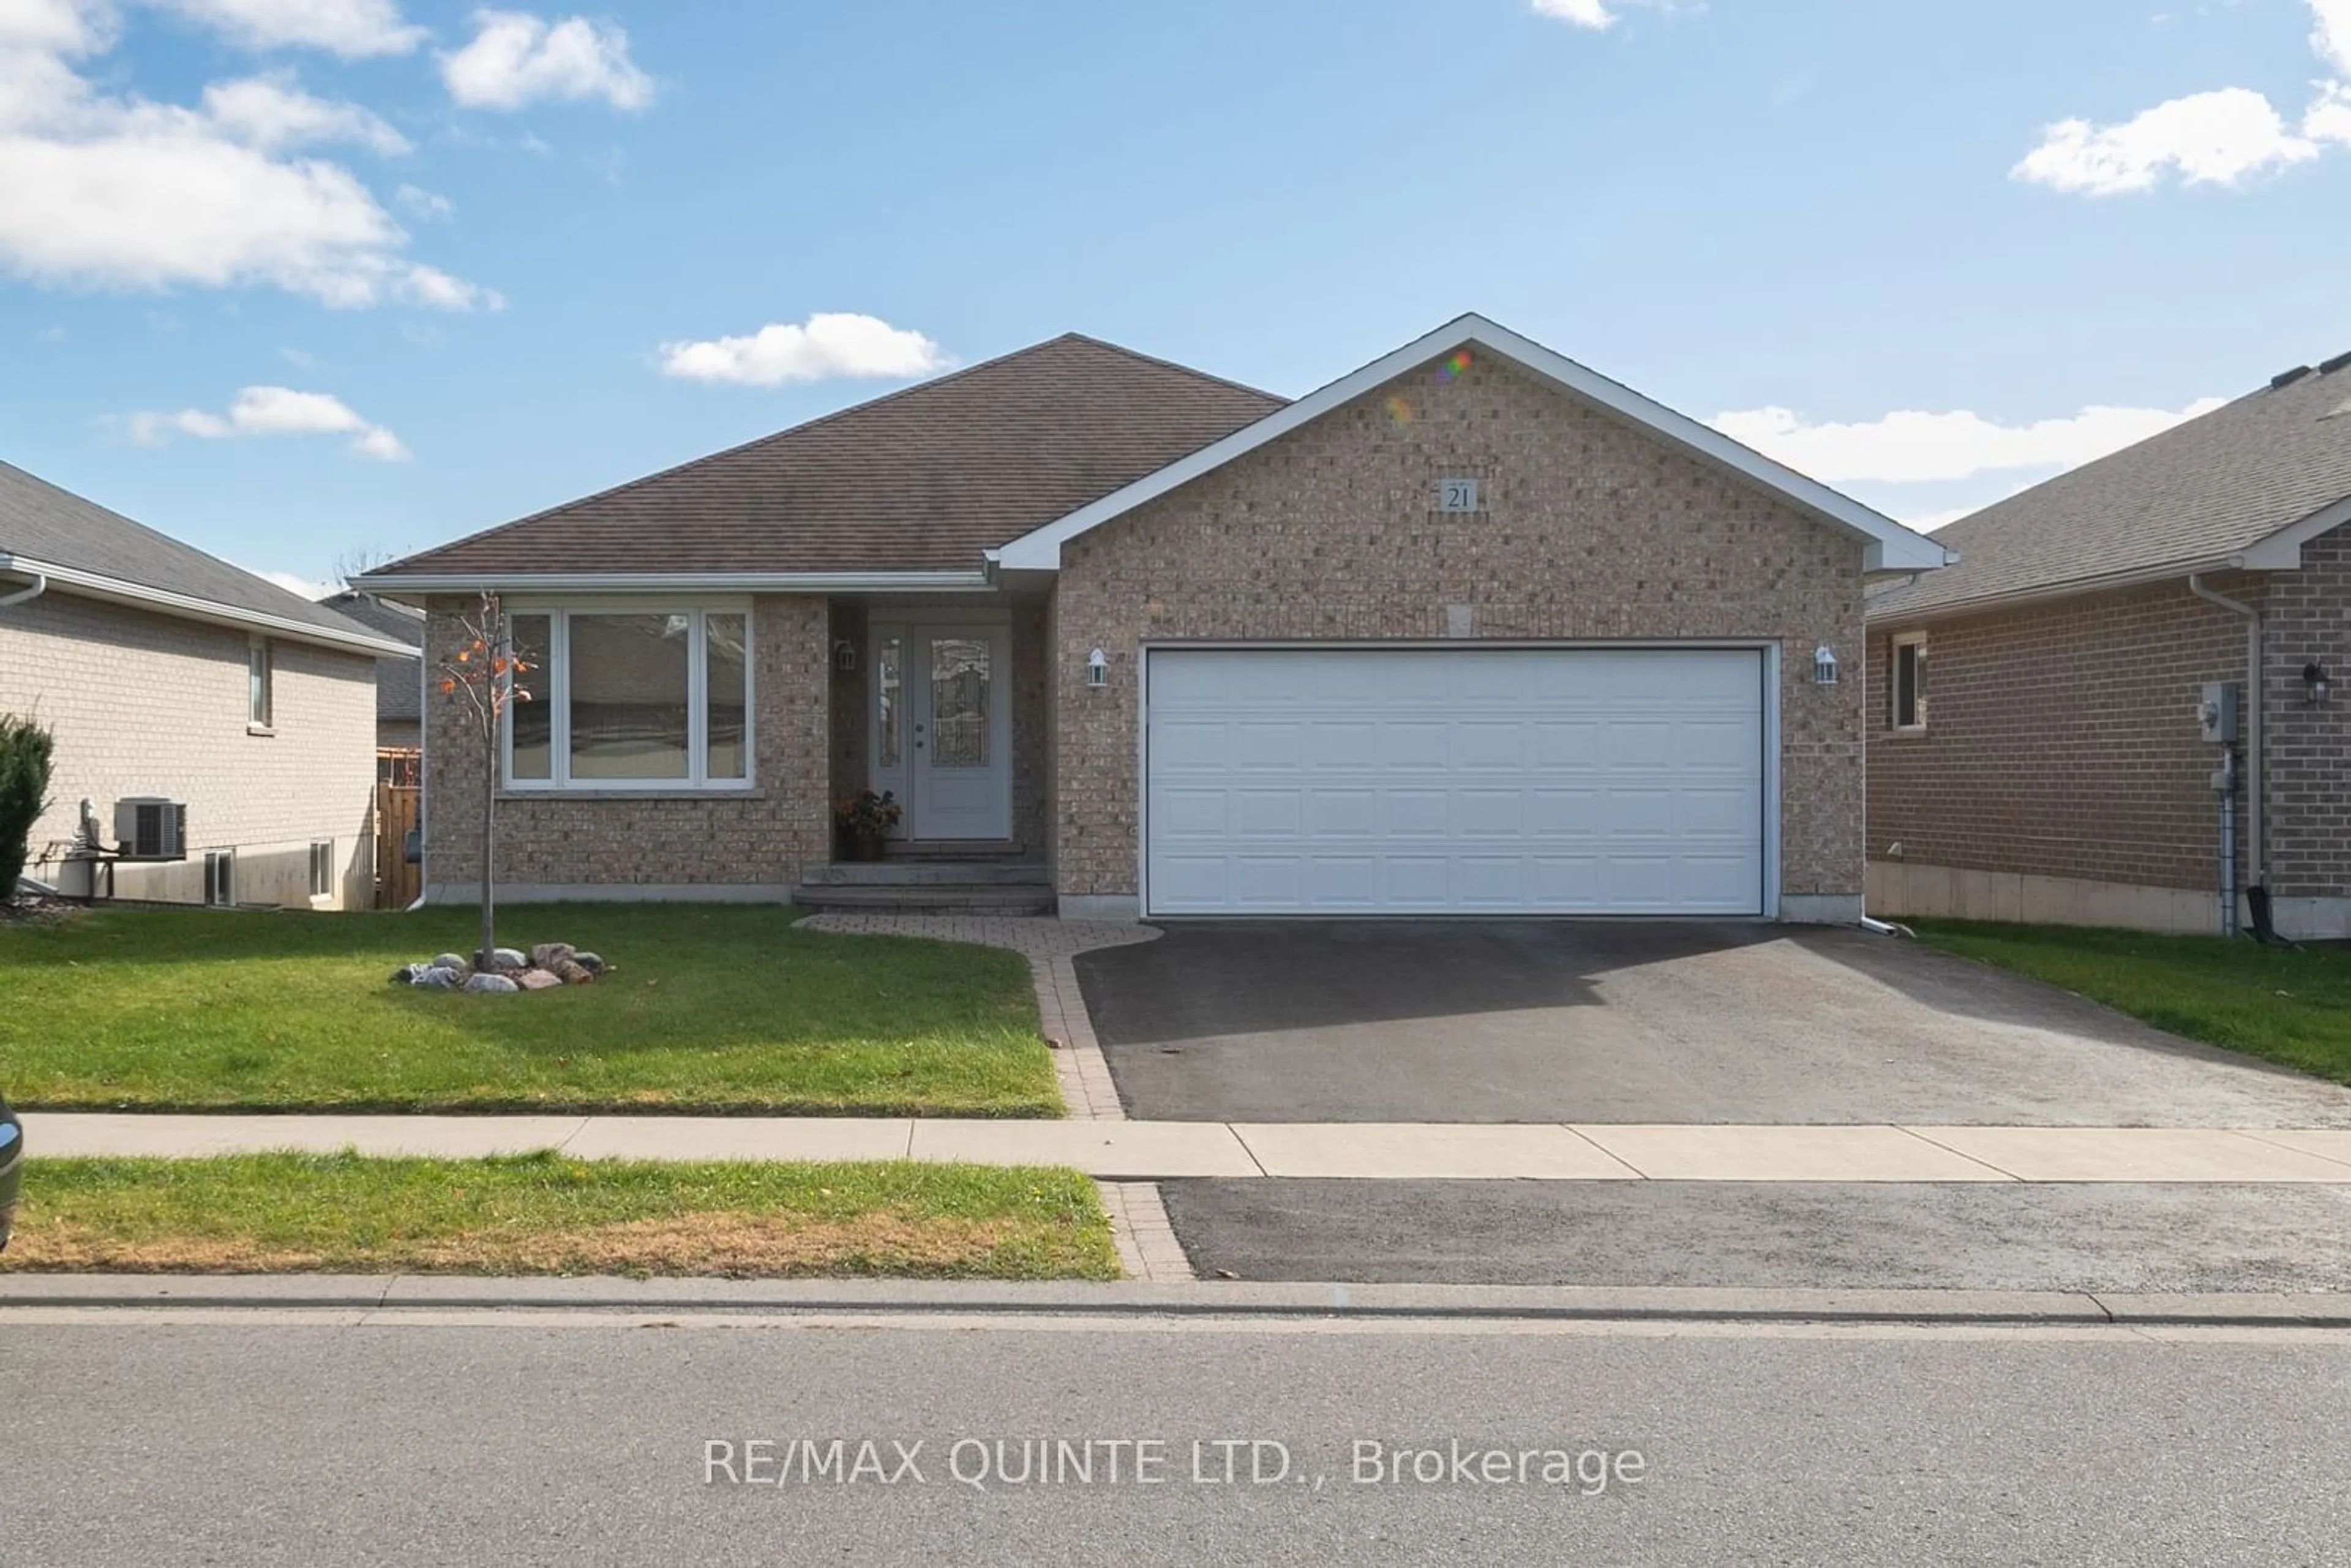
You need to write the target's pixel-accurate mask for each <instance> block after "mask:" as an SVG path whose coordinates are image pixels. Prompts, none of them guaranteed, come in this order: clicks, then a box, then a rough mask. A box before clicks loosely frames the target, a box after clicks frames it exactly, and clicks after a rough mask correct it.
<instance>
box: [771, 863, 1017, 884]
mask: <svg viewBox="0 0 2351 1568" xmlns="http://www.w3.org/2000/svg"><path fill="white" fill-rule="evenodd" d="M801 880H802V881H804V882H806V883H809V884H810V886H813V887H955V886H960V887H997V886H1006V887H1009V886H1023V887H1043V886H1045V885H1046V884H1047V883H1050V882H1051V881H1052V877H1051V876H1050V874H1049V873H1047V872H1046V870H1045V862H1043V861H1009V860H998V861H964V860H953V861H918V860H903V861H836V862H833V863H832V864H831V865H817V866H810V867H809V868H808V869H807V870H806V871H805V872H803V873H801Z"/></svg>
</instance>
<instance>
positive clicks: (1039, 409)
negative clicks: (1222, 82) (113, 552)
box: [369, 333, 1284, 578]
mask: <svg viewBox="0 0 2351 1568" xmlns="http://www.w3.org/2000/svg"><path fill="white" fill-rule="evenodd" d="M1283 402H1284V400H1283V399H1281V398H1278V397H1275V396H1274V395H1273V394H1271V393H1270V392H1258V391H1256V390H1254V389H1252V388H1249V387H1244V386H1240V385H1238V384H1237V383H1235V382H1227V381H1220V380H1218V379H1217V378H1216V377H1214V376H1208V375H1204V374H1202V373H1201V372H1199V371H1191V370H1186V369H1185V368H1184V367H1182V366H1180V365H1173V364H1169V363H1167V362H1166V361H1163V360H1155V359H1151V358H1149V357H1147V356H1145V355H1142V354H1138V353H1134V352H1133V351H1132V350H1126V349H1122V348H1119V347H1117V346H1115V345H1114V344H1110V343H1104V342H1101V341H1098V340H1094V339H1092V338H1086V337H1081V336H1079V335H1078V334H1076V333H1071V334H1069V335H1067V336H1065V337H1060V338H1056V339H1054V340H1051V341H1050V342H1046V343H1040V344H1038V345H1037V346H1036V347H1034V348H1030V349H1023V350H1019V352H1017V353H1011V354H1007V355H1005V356H1004V357H1003V358H1001V359H997V360H990V361H987V362H986V363H984V364H978V365H974V366H972V367H970V368H969V369H967V370H963V371H956V372H955V373H954V374H952V375H947V376H942V377H940V378H939V379H938V380H936V381H932V382H924V383H923V384H922V385H920V386H915V387H909V388H907V389H905V390H904V391H903V392H892V393H890V394H888V395H887V396H884V397H879V398H876V399H874V400H872V402H863V403H859V404H858V405H856V406H855V407H853V408H848V409H843V410H841V412H840V413H831V414H827V415H825V416H823V417H822V418H820V419H815V420H811V421H810V422H809V423H806V424H802V425H798V426H795V427H794V428H792V429H790V430H787V431H783V432H781V433H779V434H775V435H768V436H763V437H761V438H760V439H758V440H757V441H753V442H750V443H748V444H745V445H742V446H737V447H734V448H732V449H730V450H728V451H725V452H720V453H716V454H714V455H711V456H708V457H703V458H698V459H696V460H695V461H694V462H691V463H687V464H684V465H681V466H679V467H675V468H672V469H668V470H666V471H665V472H663V473H660V474H655V475H653V476H650V477H647V478H643V479H638V480H634V481H632V482H631V483H629V484H626V485H622V486H618V487H617V488H614V489H611V490H606V491H604V492H603V493H601V495H595V496H590V497H587V498H586V499H584V500H579V501H572V502H569V503H567V504H565V505H563V506H560V507H551V508H550V509H549V510H547V511H544V512H539V513H537V514H536V515H534V516H531V517H525V518H523V519H521V520H520V521H519V522H513V523H508V524H507V525H505V526H504V527H502V528H492V529H490V530H489V531H487V532H486V533H479V534H475V535H474V536H472V537H471V538H463V539H459V540H457V541H456V542H455V543H454V544H448V545H443V546H441V547H440V548H439V549H430V550H426V551H424V552H423V553H422V554H420V555H414V556H411V557H409V558H408V559H406V560H402V561H398V562H395V563H393V564H392V565H391V566H387V567H383V568H381V569H379V570H378V571H376V572H373V573H371V574H369V575H370V576H371V577H383V578H399V577H407V576H423V575H426V574H433V575H443V574H448V575H464V574H467V573H474V572H480V573H484V574H493V573H495V574H498V575H508V574H524V573H531V572H567V573H578V572H649V571H658V572H677V573H691V572H697V571H708V572H744V571H762V572H766V571H775V572H785V571H925V570H978V568H979V565H980V553H981V552H982V551H983V550H987V549H995V548H996V547H998V546H999V545H1002V544H1005V543H1007V542H1008V541H1009V540H1011V539H1015V538H1019V536H1021V535H1022V534H1025V533H1027V532H1029V530H1030V529H1032V528H1039V527H1041V526H1042V525H1044V524H1046V523H1049V522H1051V521H1052V520H1053V519H1055V518H1056V517H1061V516H1062V515H1063V514H1065V513H1068V512H1071V511H1073V510H1075V509H1076V508H1078V507H1082V506H1084V505H1085V504H1086V503H1087V502H1089V501H1092V500H1096V499H1098V498H1100V497H1103V496H1106V495H1108V494H1110V493H1111V492H1112V491H1113V490H1115V489H1118V488H1119V487H1120V486H1123V485H1126V484H1129V483H1131V482H1132V481H1134V480H1135V479H1138V478H1141V477H1142V476H1144V475H1146V474H1150V473H1154V472H1155V471H1157V470H1158V469H1160V468H1162V467H1165V465H1167V464H1169V463H1172V462H1174V461H1175V459H1176V458H1178V457H1181V456H1184V455H1186V454H1187V453H1190V452H1194V451H1196V450H1198V449H1199V448H1200V447H1203V446H1206V445H1207V444H1209V443H1210V442H1212V441H1216V440H1218V439H1220V438H1222V437H1224V436H1226V435H1228V434H1231V433H1232V432H1234V431H1236V430H1238V429H1239V428H1241V427H1242V426H1244V425H1247V424H1250V423H1255V422H1256V421H1257V420H1259V419H1261V418H1263V417H1264V416H1265V415H1266V414H1268V413H1272V412H1273V411H1274V410H1275V409H1278V408H1280V407H1281V406H1282V403H1283Z"/></svg>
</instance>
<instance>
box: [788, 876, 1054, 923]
mask: <svg viewBox="0 0 2351 1568" xmlns="http://www.w3.org/2000/svg"><path fill="white" fill-rule="evenodd" d="M792 902H793V903H794V904H799V906H800V907H801V908H803V909H815V910H841V911H843V912H856V913H861V914H869V915H870V914H887V915H1050V914H1052V913H1053V912H1054V911H1055V910H1056V909H1057V908H1059V907H1060V900H1059V899H1058V898H1057V896H1056V895H1055V894H1054V892H1053V890H1052V888H1051V887H1050V885H1047V884H1042V883H1039V884H1029V883H904V884H894V885H893V884H882V885H874V884H872V883H849V884H845V885H844V884H839V883H831V884H829V883H814V882H811V883H802V884H801V885H800V886H799V887H796V888H794V889H793V890H792Z"/></svg>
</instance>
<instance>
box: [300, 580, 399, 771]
mask: <svg viewBox="0 0 2351 1568" xmlns="http://www.w3.org/2000/svg"><path fill="white" fill-rule="evenodd" d="M319 603H321V604H323V605H325V606H326V607H327V608H328V609H329V610H331V611H333V612H335V613H336V614H338V615H340V616H342V617H343V618H345V619H346V620H350V621H356V622H359V623H360V625H362V626H365V627H367V628H368V629H369V630H371V631H372V632H377V633H378V634H380V635H381V636H382V637H383V638H384V639H385V640H387V641H389V642H393V643H400V644H401V645H402V647H404V648H406V649H407V650H408V652H407V653H401V654H391V653H387V654H385V655H384V656H383V657H382V658H381V659H378V660H377V661H376V662H375V753H376V761H377V764H378V772H379V773H380V774H381V776H382V778H383V780H384V782H386V783H388V784H393V783H396V784H413V783H415V782H416V779H415V774H416V772H417V761H418V759H419V758H422V757H423V751H424V612H423V611H421V610H418V609H415V608H414V607H413V606H411V605H406V604H401V603H398V602H396V601H392V600H389V599H378V598H377V597H376V596H375V595H373V594H371V593H361V592H360V591H358V590H356V589H345V590H344V591H342V592H340V593H337V594H333V595H330V596H329V597H328V598H325V599H322V600H320V601H319Z"/></svg>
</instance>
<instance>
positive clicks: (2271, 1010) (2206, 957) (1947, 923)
mask: <svg viewBox="0 0 2351 1568" xmlns="http://www.w3.org/2000/svg"><path fill="white" fill-rule="evenodd" d="M1911 924H1912V925H1914V927H1915V928H1916V929H1917V933H1918V937H1919V940H1920V941H1923V942H1926V943H1928V944H1930V945H1931V946H1937V947H1941V948H1945V949H1948V950H1949V951H1950V952H1953V953H1959V954H1962V955H1964V956H1967V957H1970V958H1980V959H1981V960H1982V961H1984V962H1985V963H1987V964H1997V965H1999V966H2000V967H2002V968H2005V969H2014V970H2016V971H2017V972H2018V973H2020V974H2025V975H2031V976H2032V977H2034V978H2035V979H2040V980H2047V981H2049V982H2050V983H2051V984H2053V985H2058V986H2063V987H2064V988H2065V989H2067V990H2069V991H2074V992H2078V993H2079V994H2080V995H2082V996H2085V997H2088V998H2091V999H2092V1000H2093V1001H2099V1002H2104V1003H2105V1004H2106V1006H2108V1007H2110V1008H2114V1009H2117V1010H2118V1011H2121V1012H2126V1013H2128V1014H2130V1015H2131V1016H2132V1017H2133V1018H2136V1019H2144V1020H2145V1021H2147V1023H2151V1024H2153V1025H2155V1026H2156V1027H2157V1028H2158V1029H2163V1030H2170V1031H2171V1032H2172V1033H2174V1034H2181V1035H2186V1036H2187V1037H2188V1038H2189V1039H2190V1040H2204V1041H2207V1042H2209V1043H2210V1044H2213V1045H2220V1046H2226V1047H2227V1048H2228V1049H2230V1050H2231V1051H2243V1052H2244V1053H2245V1054H2246V1055H2248V1056H2258V1057H2261V1058H2262V1059H2263V1060H2264V1061H2275V1062H2279V1063H2282V1064H2283V1065H2284V1066H2287V1067H2294V1068H2299V1069H2301V1070H2302V1071H2304V1072H2308V1073H2312V1074H2314V1075H2315V1076H2317V1077H2320V1078H2331V1079H2333V1080H2335V1082H2338V1083H2351V952H2346V951H2344V950H2343V949H2340V948H2326V947H2305V948H2304V949H2303V950H2301V951H2300V952H2292V951H2288V950H2286V949H2283V948H2277V947H2262V946H2257V945H2256V944H2254V943H2252V942H2251V941H2248V940H2246V939H2244V938H2242V937H2236V938H2229V937H2220V936H2152V935H2149V934H2147V933H2145V932H2138V931H2107V930H2098V929H2092V928H2086V927H2081V926H2071V925H1991V924H1987V923H1982V922H1977V921H1961V920H1924V921H1915V922H1912V923H1911Z"/></svg>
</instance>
